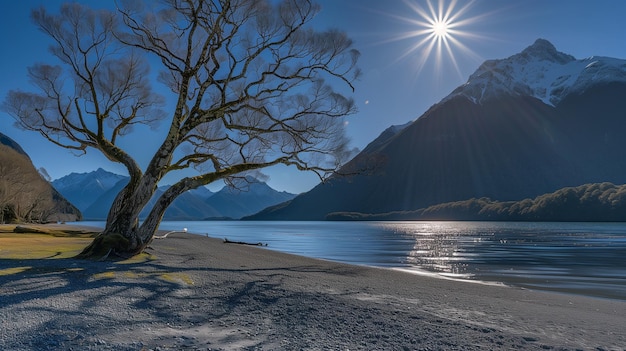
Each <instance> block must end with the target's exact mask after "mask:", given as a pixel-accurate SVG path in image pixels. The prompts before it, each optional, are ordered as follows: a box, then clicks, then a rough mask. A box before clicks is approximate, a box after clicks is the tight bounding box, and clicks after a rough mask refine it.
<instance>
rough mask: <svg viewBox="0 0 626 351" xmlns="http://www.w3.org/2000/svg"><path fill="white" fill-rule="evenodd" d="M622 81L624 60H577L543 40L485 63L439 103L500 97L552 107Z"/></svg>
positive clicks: (481, 100)
mask: <svg viewBox="0 0 626 351" xmlns="http://www.w3.org/2000/svg"><path fill="white" fill-rule="evenodd" d="M616 81H619V82H626V60H621V59H615V58H610V57H602V56H593V57H589V58H586V59H581V60H577V59H576V58H574V57H573V56H571V55H568V54H565V53H562V52H559V51H557V50H556V48H555V47H554V45H552V43H550V42H549V41H547V40H545V39H537V41H535V43H534V44H533V45H531V46H529V47H528V48H526V49H525V50H524V51H522V52H521V53H519V54H516V55H513V56H511V57H509V58H506V59H502V60H488V61H485V62H484V63H483V64H482V65H481V66H480V67H479V68H478V70H476V72H475V73H474V74H472V75H471V76H470V77H469V79H468V81H467V83H465V84H463V85H461V86H460V87H458V88H457V89H455V90H454V91H453V92H452V93H451V94H450V95H448V96H447V97H446V98H444V99H443V100H442V102H445V101H448V100H450V99H452V98H454V97H456V96H465V97H467V98H469V99H470V100H471V101H473V102H474V103H477V104H481V103H482V102H484V101H486V100H488V99H492V98H497V97H499V96H502V95H512V96H518V95H527V96H532V97H536V98H537V99H539V100H541V101H543V102H544V103H545V104H547V105H551V106H556V105H557V104H558V103H559V102H560V101H561V100H562V99H563V98H564V97H565V96H567V95H569V94H572V93H580V92H583V91H585V90H587V89H588V88H589V87H591V86H593V85H596V84H598V83H608V82H616Z"/></svg>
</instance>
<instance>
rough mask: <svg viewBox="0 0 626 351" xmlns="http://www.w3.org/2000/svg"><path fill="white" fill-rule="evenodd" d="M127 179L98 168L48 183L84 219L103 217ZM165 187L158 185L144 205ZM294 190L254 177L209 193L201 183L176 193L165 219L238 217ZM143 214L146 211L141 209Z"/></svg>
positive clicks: (290, 197) (263, 206)
mask: <svg viewBox="0 0 626 351" xmlns="http://www.w3.org/2000/svg"><path fill="white" fill-rule="evenodd" d="M127 182H128V177H127V176H122V175H119V174H114V173H111V172H107V171H105V170H103V169H101V168H100V169H98V170H96V171H93V172H88V173H71V174H69V175H67V176H65V177H62V178H59V179H57V180H55V181H53V182H52V185H53V186H54V187H55V188H56V189H57V190H58V191H59V192H60V193H61V194H63V195H64V196H65V197H66V198H67V199H69V200H70V201H71V202H72V203H73V204H75V205H76V206H77V207H78V208H79V209H80V210H81V212H82V213H83V217H84V218H85V219H87V220H104V219H106V216H107V213H108V211H109V209H110V207H111V204H112V203H113V200H114V198H115V196H116V195H117V194H118V193H119V191H120V190H121V189H122V188H123V187H124V186H125V185H126V183H127ZM166 189H167V187H161V188H159V189H158V190H157V193H156V194H155V196H154V197H153V198H152V200H151V202H150V203H149V205H148V208H151V207H152V204H153V203H154V201H156V200H155V199H156V198H158V196H160V195H161V194H162V193H163V191H165V190H166ZM293 197H295V195H294V194H290V193H287V192H279V191H276V190H274V189H272V188H270V187H269V186H268V185H267V184H266V183H263V182H260V181H258V180H256V179H254V178H247V179H246V180H244V179H241V180H236V181H235V187H230V186H226V187H224V188H222V189H221V190H220V191H218V192H216V193H213V192H211V191H210V190H209V189H207V188H205V187H200V188H198V189H193V190H190V191H188V192H186V193H184V194H182V195H181V196H179V197H178V198H177V199H176V200H175V201H174V203H172V205H171V206H170V207H169V208H168V210H167V211H166V213H165V218H164V219H165V220H204V219H238V218H241V217H243V216H247V215H251V214H254V213H256V212H259V211H261V210H262V209H264V208H266V207H268V206H272V205H275V204H278V203H282V202H285V201H288V200H290V199H292V198H293ZM143 215H147V212H146V210H144V212H143Z"/></svg>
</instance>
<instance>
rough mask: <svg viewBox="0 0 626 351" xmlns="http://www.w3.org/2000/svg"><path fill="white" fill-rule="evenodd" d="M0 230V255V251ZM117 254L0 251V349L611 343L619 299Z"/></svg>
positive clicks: (624, 306)
mask: <svg viewBox="0 0 626 351" xmlns="http://www.w3.org/2000/svg"><path fill="white" fill-rule="evenodd" d="M2 240H3V239H2V237H0V257H2V245H3V241H2ZM147 253H148V254H147V255H143V257H141V258H139V259H133V260H129V261H120V262H89V261H82V260H74V259H71V258H36V259H18V258H0V324H1V328H0V349H2V350H486V349H491V350H512V349H520V350H546V349H547V350H624V349H626V335H625V334H624V333H623V328H624V325H626V302H625V301H618V300H609V299H593V298H586V297H581V296H574V295H568V294H555V293H546V292H537V291H530V290H524V289H517V288H510V287H504V286H490V285H483V284H477V283H464V282H458V281H449V280H444V279H436V278H431V277H422V276H418V275H414V274H409V273H405V272H399V271H394V270H388V269H378V268H369V267H362V266H352V265H346V264H340V263H335V262H329V261H323V260H315V259H309V258H305V257H299V256H293V255H288V254H283V253H279V252H274V251H271V250H268V249H265V248H259V247H250V246H245V245H237V244H225V243H223V242H222V241H221V240H218V239H213V238H207V237H204V236H200V235H194V234H182V233H175V234H172V235H169V236H168V237H167V238H166V239H161V240H154V242H153V243H152V244H151V247H150V248H149V250H148V251H147Z"/></svg>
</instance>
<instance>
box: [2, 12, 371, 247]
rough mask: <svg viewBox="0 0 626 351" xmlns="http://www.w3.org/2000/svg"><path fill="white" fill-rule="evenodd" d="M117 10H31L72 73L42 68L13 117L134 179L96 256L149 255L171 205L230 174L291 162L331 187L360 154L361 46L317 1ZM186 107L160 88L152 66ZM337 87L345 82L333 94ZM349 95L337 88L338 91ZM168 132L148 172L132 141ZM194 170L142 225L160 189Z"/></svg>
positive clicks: (18, 96) (9, 103)
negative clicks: (352, 143) (352, 122)
mask: <svg viewBox="0 0 626 351" xmlns="http://www.w3.org/2000/svg"><path fill="white" fill-rule="evenodd" d="M123 5H124V6H120V8H118V10H117V11H116V12H107V11H93V10H91V9H88V8H86V7H84V6H82V5H80V4H66V5H63V6H62V7H61V10H60V13H59V14H58V15H56V14H50V13H48V12H47V11H46V10H45V9H43V8H42V9H38V10H34V11H33V12H32V18H33V20H34V22H35V23H36V24H37V25H38V26H39V28H40V29H41V30H42V31H43V32H45V33H46V34H47V35H49V36H50V37H51V38H52V39H53V42H54V45H53V46H52V47H51V52H52V53H53V54H54V56H56V57H57V58H58V59H60V61H61V65H45V64H44V65H36V66H34V67H31V68H30V69H29V75H30V77H31V78H32V80H33V81H34V82H35V84H36V85H37V87H38V88H39V92H38V93H33V92H22V91H11V92H10V93H9V94H8V95H7V97H6V99H5V103H4V109H5V110H6V111H8V112H9V113H10V114H11V115H12V116H14V117H15V118H16V120H17V121H18V122H19V124H20V125H21V126H22V127H23V128H25V129H29V130H34V131H38V132H40V133H41V134H42V135H43V136H44V137H46V138H48V140H50V141H51V142H53V143H55V144H57V145H59V146H62V147H65V148H69V149H73V150H78V151H80V152H85V151H86V150H87V149H88V148H93V149H97V150H99V151H100V152H102V153H103V154H104V155H105V156H106V157H108V159H110V160H112V161H114V162H119V163H121V164H123V165H124V166H125V167H126V169H127V170H128V173H129V175H130V181H129V183H128V185H127V186H126V187H125V188H124V189H123V190H122V191H121V192H120V193H119V194H118V195H117V198H116V199H115V201H114V203H113V205H112V207H111V209H110V212H109V215H108V218H107V223H106V228H105V229H104V231H103V232H102V233H101V235H100V236H99V237H98V238H96V239H95V240H94V242H93V243H92V244H91V245H90V246H89V247H88V248H86V249H85V251H84V252H83V256H86V257H87V256H92V257H93V256H103V255H107V254H108V253H110V252H111V251H112V250H113V251H116V252H117V253H118V254H126V255H128V254H135V253H138V252H140V251H141V250H142V249H143V248H144V247H145V246H146V245H147V244H148V243H149V242H150V241H151V240H152V237H153V235H154V233H155V231H156V229H157V228H158V225H159V223H160V221H161V219H162V217H163V213H164V212H165V210H166V209H167V207H168V206H169V205H170V204H171V203H172V201H173V200H174V199H175V198H176V197H177V196H178V195H180V194H182V193H183V192H185V191H187V190H189V189H193V188H196V187H199V186H202V185H207V184H210V183H212V182H214V181H216V180H219V179H226V180H228V179H232V178H233V177H237V176H242V175H243V174H244V173H245V172H250V171H255V170H260V169H262V168H265V167H269V166H273V165H277V164H284V165H290V166H295V167H297V168H298V169H300V170H304V171H312V172H315V173H317V174H318V176H319V177H320V178H321V179H322V180H323V179H325V178H326V177H328V176H329V175H330V174H332V173H333V172H334V171H336V170H337V169H338V167H339V166H340V165H341V163H342V162H344V161H345V158H346V157H347V152H348V148H347V140H346V137H345V134H344V130H343V119H342V117H344V116H346V115H348V114H351V113H354V112H355V106H354V103H353V101H352V100H351V99H350V98H347V97H346V96H344V94H345V93H351V92H352V90H353V82H354V79H356V78H357V76H358V73H359V72H358V69H357V68H356V60H357V58H358V55H359V54H358V51H356V50H355V49H353V48H352V41H351V40H350V39H349V38H348V37H347V36H346V35H345V34H344V33H342V32H340V31H337V30H329V31H316V30H314V29H313V28H312V27H311V24H310V22H311V20H312V19H313V17H314V16H315V15H316V14H317V13H318V11H319V9H320V8H319V6H318V5H316V4H314V3H312V2H311V0H282V1H280V2H279V3H278V4H276V1H269V0H166V1H162V2H159V3H158V5H157V4H156V2H146V3H141V2H136V1H135V2H131V1H126V2H123ZM149 62H151V63H156V64H158V65H159V66H160V67H161V69H160V71H159V72H158V74H157V75H156V79H157V80H158V82H160V83H162V84H164V85H165V86H166V87H167V88H168V91H169V92H171V94H172V95H171V97H172V98H173V101H175V103H174V104H173V108H172V109H171V111H169V113H167V114H166V113H164V112H163V111H162V110H161V108H162V107H163V106H164V103H163V102H164V99H163V98H162V97H160V96H158V95H157V94H155V93H154V92H153V91H152V80H151V76H150V75H149V70H148V67H149V66H148V63H149ZM331 84H332V85H331ZM337 87H338V88H337ZM159 122H161V123H164V124H165V127H166V130H167V134H166V135H165V137H164V138H163V141H162V143H161V145H160V147H159V148H158V149H157V150H155V152H154V156H153V157H152V159H151V160H150V162H149V164H148V165H147V166H146V167H145V169H142V168H140V166H139V165H138V163H137V162H136V160H135V159H133V157H131V155H130V154H129V152H128V150H124V149H123V148H121V147H120V146H119V145H120V144H119V140H120V139H123V137H125V136H129V135H131V132H132V130H133V127H135V126H137V125H150V126H154V125H155V124H157V123H159ZM189 167H195V168H196V169H198V171H199V172H198V175H196V176H187V177H183V178H181V179H180V181H178V182H177V183H175V184H174V185H172V186H171V187H170V188H169V189H168V190H167V191H166V192H164V193H163V194H162V195H161V197H160V198H159V199H158V201H156V204H155V205H154V207H153V208H152V209H151V211H150V213H149V215H148V216H147V218H146V219H145V220H144V221H143V222H142V224H141V225H140V224H139V222H138V215H139V213H140V212H141V210H142V209H143V208H144V206H146V204H147V203H148V200H149V199H150V198H151V197H152V195H153V194H154V193H155V190H156V188H157V185H158V183H159V181H160V180H161V179H162V178H163V177H164V176H165V175H166V174H169V173H172V172H177V171H180V170H183V169H187V168H189Z"/></svg>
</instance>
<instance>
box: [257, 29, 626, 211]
mask: <svg viewBox="0 0 626 351" xmlns="http://www.w3.org/2000/svg"><path fill="white" fill-rule="evenodd" d="M522 58H523V59H522ZM597 62H600V63H597V64H595V65H591V66H589V64H587V65H586V66H583V65H582V64H581V63H580V62H579V61H577V60H575V59H574V58H573V57H571V56H569V55H566V54H562V53H558V52H557V51H556V50H555V49H554V47H553V46H552V45H551V44H549V43H547V42H545V41H543V40H538V41H537V42H536V43H535V44H533V45H532V46H531V47H529V48H527V49H526V50H524V51H523V53H522V54H518V55H514V56H512V57H511V58H509V59H505V60H495V61H492V63H490V64H483V65H482V66H481V68H479V70H478V71H477V72H476V73H475V74H473V75H472V78H470V80H469V81H468V83H466V84H464V85H463V86H461V87H459V88H458V89H456V90H455V91H453V92H452V94H450V96H448V97H446V98H444V99H443V100H442V101H441V102H440V103H438V104H436V105H434V106H433V107H431V108H430V109H429V110H428V111H427V112H426V113H424V115H422V116H421V117H420V118H418V119H417V120H416V121H415V122H413V123H412V124H410V125H409V126H408V127H406V128H404V129H402V130H401V131H400V132H399V133H398V134H396V135H393V136H391V137H384V136H383V135H381V137H379V139H381V138H382V139H383V140H382V141H381V140H379V139H377V140H375V141H373V142H372V143H371V144H370V145H369V146H368V147H367V148H366V149H364V150H363V152H361V153H360V154H359V155H357V157H355V158H354V159H353V160H352V161H350V162H349V163H348V164H347V165H346V166H345V167H349V168H350V169H353V168H354V167H355V165H356V166H358V165H361V164H364V163H365V162H367V161H368V160H378V162H380V165H379V167H378V169H377V170H376V171H375V172H374V174H371V175H370V174H367V175H358V176H354V177H348V178H341V177H333V178H331V179H330V180H329V181H328V182H327V183H325V184H320V185H318V186H317V187H315V188H314V189H312V190H311V191H309V192H307V193H305V194H301V195H300V196H298V197H296V198H295V199H293V200H292V201H291V202H289V203H283V204H280V205H278V206H275V207H273V208H269V209H266V210H264V211H262V212H261V213H259V214H257V215H255V216H252V217H249V218H247V219H277V220H321V219H325V217H326V215H327V214H329V213H332V212H360V213H385V212H391V211H408V210H416V209H419V208H424V207H428V206H431V205H435V204H439V203H444V202H451V201H459V200H466V199H470V198H480V197H489V198H491V199H495V200H501V201H509V200H521V199H524V198H532V197H535V196H538V195H541V194H544V193H549V192H554V191H556V190H558V189H560V188H563V187H568V186H577V185H581V184H585V183H600V182H612V183H615V184H623V183H626V152H625V150H626V138H623V137H622V135H623V133H624V132H625V131H626V112H625V111H626V99H624V98H623V97H624V96H626V79H623V77H626V74H625V73H624V72H625V70H626V65H624V62H625V61H623V60H617V59H608V58H603V59H601V60H597ZM570 64H572V65H576V67H579V68H580V67H582V68H581V69H582V71H577V72H578V73H577V74H575V73H576V72H574V71H575V70H573V69H572V70H570V71H568V72H569V73H568V74H569V75H563V72H564V71H565V69H564V68H563V67H564V66H567V65H570ZM542 67H543V68H542ZM567 67H569V66H567ZM602 67H604V68H602ZM544 68H545V69H544ZM556 69H558V70H559V73H555V72H553V70H556ZM568 69H569V68H568ZM589 69H593V70H595V71H594V72H595V73H593V74H592V73H591V71H589ZM615 70H617V71H619V74H612V73H611V72H614V71H615ZM520 72H522V73H523V72H526V73H528V74H526V75H525V74H522V73H520ZM529 72H531V73H532V74H531V73H529ZM534 72H543V77H547V76H550V77H556V78H557V79H556V80H540V79H533V78H532V77H535V78H538V77H541V75H538V74H535V73H534ZM611 76H614V77H615V79H614V80H610V79H609V77H611ZM559 77H561V78H559ZM566 83H567V84H566ZM546 84H547V86H546ZM550 87H554V88H553V89H552V90H550V89H549V88H550ZM583 87H584V88H583ZM544 89H545V90H544ZM544 92H545V94H544ZM540 93H541V94H540ZM542 94H543V95H542Z"/></svg>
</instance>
